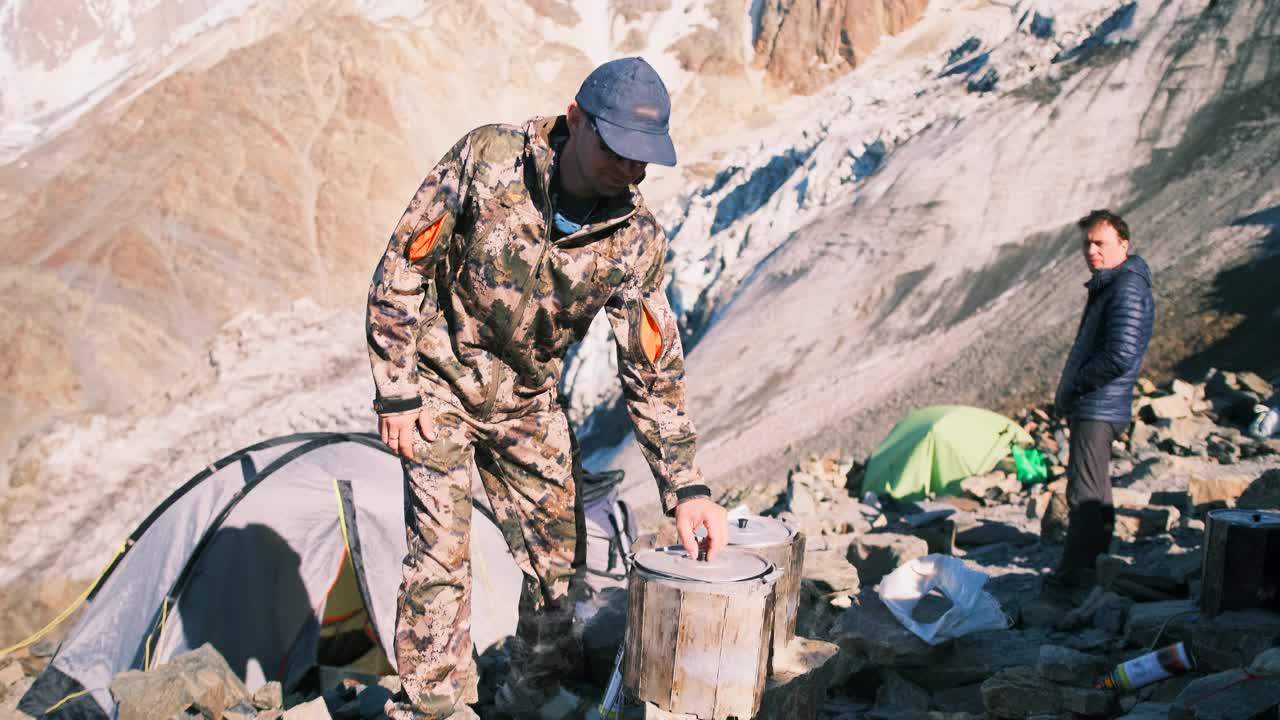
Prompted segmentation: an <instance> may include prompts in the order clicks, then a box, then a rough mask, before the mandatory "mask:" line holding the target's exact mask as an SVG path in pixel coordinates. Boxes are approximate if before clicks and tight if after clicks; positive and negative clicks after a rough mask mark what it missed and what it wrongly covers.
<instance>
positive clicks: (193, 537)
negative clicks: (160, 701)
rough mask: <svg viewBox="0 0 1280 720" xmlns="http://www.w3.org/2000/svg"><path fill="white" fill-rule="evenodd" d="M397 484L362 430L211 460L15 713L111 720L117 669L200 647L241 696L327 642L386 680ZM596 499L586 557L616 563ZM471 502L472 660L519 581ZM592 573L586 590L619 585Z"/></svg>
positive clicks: (299, 664) (128, 550)
mask: <svg viewBox="0 0 1280 720" xmlns="http://www.w3.org/2000/svg"><path fill="white" fill-rule="evenodd" d="M402 478H403V474H402V471H401V468H400V462H399V460H398V459H397V458H396V457H395V456H393V455H392V454H390V453H389V452H388V451H387V450H386V448H385V447H384V446H383V445H382V444H381V443H380V442H379V441H378V439H377V437H376V436H374V435H369V434H343V433H304V434H298V435H290V436H286V437H280V438H274V439H271V440H267V441H264V442H261V443H258V444H256V445H253V446H251V447H248V448H245V449H243V450H240V451H239V452H236V453H233V454H231V455H228V456H227V457H225V458H222V459H221V460H218V461H217V462H215V463H213V464H211V465H210V466H208V467H207V468H206V469H205V470H203V471H201V472H200V473H199V474H197V475H196V476H195V477H193V478H191V479H190V480H189V481H188V482H187V483H185V484H184V485H183V486H182V487H180V488H178V490H177V491H175V492H174V493H173V494H172V495H170V496H169V497H168V498H166V499H165V500H164V501H163V502H161V503H160V505H159V506H157V507H156V508H155V509H154V510H153V511H152V512H151V514H150V515H149V516H148V517H147V518H146V519H145V520H143V522H142V523H141V525H139V526H138V528H137V529H136V530H135V531H134V532H133V534H131V535H130V536H129V538H128V539H127V540H126V542H125V544H124V547H123V548H122V549H121V551H120V553H118V554H117V556H116V557H115V558H114V559H113V560H112V562H111V564H110V565H109V566H108V568H107V569H106V570H105V571H104V572H103V574H102V575H101V576H100V577H99V578H98V580H97V581H96V582H95V583H94V586H93V587H92V588H91V589H90V590H89V593H88V596H87V600H88V605H87V607H86V608H85V610H84V613H83V615H82V616H81V618H80V620H79V622H78V624H77V625H76V627H75V628H74V629H73V630H72V631H71V633H70V634H69V635H68V636H67V638H66V639H65V640H64V642H63V643H62V645H61V647H60V648H59V649H58V652H57V653H56V654H55V655H54V657H53V659H52V661H51V662H50V664H49V666H48V667H47V668H46V669H45V670H44V672H43V673H41V675H40V676H39V677H38V678H37V679H36V682H35V684H34V685H32V687H31V688H30V690H28V692H27V693H26V695H24V696H23V698H22V700H21V701H20V703H19V705H18V709H19V710H21V711H23V712H26V713H28V714H31V715H33V716H47V717H58V718H111V717H115V716H116V706H115V702H114V700H113V699H112V697H111V693H110V691H109V689H108V686H109V685H110V683H111V680H112V678H113V677H114V676H115V675H116V674H117V673H120V672H123V671H125V670H131V669H147V668H150V667H154V666H156V665H158V664H160V663H163V662H166V661H167V660H169V659H171V658H173V657H174V656H176V655H179V654H181V653H184V652H187V651H188V650H192V649H195V648H197V647H199V646H200V645H201V644H203V643H205V642H208V643H210V644H212V645H213V646H214V647H215V648H217V649H218V651H219V652H221V653H222V655H223V657H225V658H226V660H227V662H228V664H229V665H230V666H231V668H232V670H234V671H235V672H236V674H237V675H239V676H240V677H241V679H242V680H244V681H245V684H246V686H247V687H248V688H249V689H250V691H252V690H254V689H256V688H257V687H259V686H261V685H262V684H264V683H265V682H267V681H269V680H278V681H280V682H282V683H283V684H284V686H285V687H286V688H289V687H291V686H293V685H294V684H296V683H297V682H298V681H299V680H301V679H302V678H303V676H304V675H306V673H307V672H308V671H310V670H311V668H312V667H314V666H315V665H317V664H318V663H319V662H321V661H322V660H323V659H324V658H322V657H321V655H322V654H323V653H325V652H329V653H330V654H332V652H333V648H334V647H341V646H342V645H343V644H344V643H335V642H328V641H327V640H326V638H328V639H332V638H335V637H338V636H342V637H345V638H346V639H347V640H348V641H349V640H350V639H351V638H355V639H356V640H357V641H358V642H357V643H356V647H357V654H359V652H360V651H361V650H367V651H368V652H367V654H366V658H369V657H375V656H376V663H377V664H378V665H380V666H381V667H382V668H383V671H384V672H394V662H395V657H394V653H391V655H390V656H388V655H387V654H385V653H383V652H382V648H391V647H394V633H395V613H396V607H395V605H396V593H397V590H398V588H399V584H400V570H401V561H402V559H403V557H404V554H405V533H404V502H403V479H402ZM611 479H612V480H615V481H616V479H617V478H611ZM584 494H585V493H584ZM596 495H597V496H598V497H599V496H600V493H598V492H597V493H596ZM603 499H604V500H605V501H606V502H607V504H606V503H602V502H600V501H597V502H595V503H591V501H590V500H588V503H591V504H589V505H588V507H587V513H588V554H589V555H590V556H593V559H589V561H588V562H589V563H591V562H594V561H595V560H594V558H602V559H603V561H604V562H607V563H608V564H610V565H616V555H617V553H616V551H615V546H621V545H625V542H614V540H615V533H613V532H612V531H611V530H612V528H610V527H608V526H607V525H606V526H605V527H602V526H601V519H602V518H605V520H604V522H606V523H610V521H611V520H612V518H613V517H615V516H616V515H618V513H616V512H614V510H615V508H617V507H618V506H617V505H616V504H614V503H615V501H616V493H615V494H613V495H609V496H607V497H604V498H603ZM473 505H474V507H475V512H474V513H473V516H472V539H471V555H472V565H473V573H474V576H475V579H474V586H473V593H472V595H473V597H472V603H473V608H472V637H473V641H474V643H475V645H476V649H477V651H478V652H483V651H484V650H485V649H487V648H488V647H489V646H490V645H492V644H493V643H495V642H497V641H499V640H501V639H502V638H504V637H506V636H508V635H511V634H513V633H514V631H515V624H516V614H517V610H516V608H517V603H518V599H519V594H520V586H521V582H522V580H521V573H520V570H519V568H518V567H517V565H516V564H515V562H514V560H512V558H511V556H510V555H509V554H508V552H507V549H506V543H505V540H504V539H503V537H502V534H501V532H500V531H499V530H498V528H497V526H496V525H495V524H494V522H493V520H492V516H491V515H490V514H489V513H488V511H487V509H486V508H485V507H484V506H483V505H480V504H479V503H473ZM592 505H595V507H593V506H592ZM602 511H603V514H602ZM602 536H603V537H602ZM601 540H603V541H604V545H605V550H604V552H603V554H602V553H601V552H600V550H601V548H600V547H598V546H599V545H600V541H601ZM593 550H594V552H592V551H593ZM601 570H604V569H603V568H602V569H601ZM610 570H612V568H610ZM594 575H595V576H596V580H595V581H594V582H593V584H598V583H599V581H600V579H601V578H603V579H604V580H605V581H606V582H617V578H616V577H610V575H614V573H611V572H597V573H594ZM360 642H363V646H362V647H361V646H360ZM345 644H346V645H347V646H350V645H351V643H350V642H346V643H345ZM342 662H346V661H345V660H343V661H342ZM328 664H338V663H337V662H331V663H328Z"/></svg>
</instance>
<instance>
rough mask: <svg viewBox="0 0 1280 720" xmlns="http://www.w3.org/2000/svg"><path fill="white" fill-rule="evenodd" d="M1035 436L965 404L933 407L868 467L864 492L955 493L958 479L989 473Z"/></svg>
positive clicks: (906, 425)
mask: <svg viewBox="0 0 1280 720" xmlns="http://www.w3.org/2000/svg"><path fill="white" fill-rule="evenodd" d="M1032 442H1033V441H1032V439H1031V436H1030V435H1028V434H1027V432H1026V431H1025V430H1023V429H1022V428H1021V427H1019V426H1018V425H1017V424H1016V423H1014V422H1013V421H1012V420H1010V419H1009V418H1007V417H1005V416H1003V415H1000V414H998V413H993V412H991V411H989V410H983V409H981V408H975V407H966V406H964V405H935V406H933V407H927V408H922V409H920V410H916V411H914V412H912V413H911V414H910V415H907V416H906V417H905V418H903V419H902V420H901V421H900V422H899V423H898V424H897V425H895V426H894V427H893V430H891V431H889V436H888V437H886V438H885V439H884V442H882V443H880V447H878V448H876V451H875V452H874V453H872V455H871V460H870V461H868V463H867V474H866V477H865V479H864V480H863V483H862V490H863V492H867V491H871V492H874V493H876V494H877V495H889V496H891V497H895V498H900V499H907V500H918V499H920V498H922V497H924V496H925V495H929V494H931V495H954V494H956V493H958V492H959V491H960V481H961V480H963V479H965V478H967V477H970V476H972V475H981V474H983V473H986V472H990V471H991V469H992V468H994V467H995V466H996V463H998V462H1000V460H1001V459H1002V458H1004V457H1005V456H1007V455H1008V454H1009V449H1010V448H1011V447H1012V445H1013V444H1014V443H1017V444H1019V445H1030V444H1032Z"/></svg>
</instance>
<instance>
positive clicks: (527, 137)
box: [367, 58, 727, 718]
mask: <svg viewBox="0 0 1280 720" xmlns="http://www.w3.org/2000/svg"><path fill="white" fill-rule="evenodd" d="M669 117H670V100H669V98H668V96H667V91H666V88H665V86H664V85H663V84H662V80H661V79H660V78H659V77H658V75H657V73H656V72H655V71H654V70H653V68H652V67H650V66H649V65H648V64H647V63H645V62H644V61H643V60H641V59H639V58H626V59H623V60H615V61H613V62H609V63H606V64H604V65H602V66H600V67H599V68H597V69H596V70H594V71H593V72H592V73H591V75H589V76H588V77H587V79H586V81H585V82H584V83H583V85H582V88H581V89H580V90H579V92H578V95H577V97H576V98H575V101H574V102H573V103H571V104H570V105H569V107H568V111H567V112H566V114H565V115H562V116H559V117H552V118H535V119H533V120H531V121H529V122H527V123H526V124H525V125H524V126H523V127H516V126H509V125H487V126H484V127H481V128H478V129H476V130H473V131H472V132H470V133H468V134H467V135H466V137H464V138H462V139H461V140H459V141H458V143H457V144H456V145H454V146H453V148H452V149H451V150H450V151H449V152H448V154H446V155H445V157H444V159H442V160H441V161H440V163H439V164H438V165H436V167H435V169H433V170H432V171H431V174H430V175H428V176H427V178H426V180H424V181H423V183H422V185H421V187H420V188H419V189H418V192H417V194H416V195H415V196H414V198H413V200H412V201H411V202H410V203H409V208H408V210H407V211H406V212H405V214H404V216H403V217H402V218H401V219H400V222H399V224H398V225H397V226H396V229H395V232H394V234H393V235H392V236H391V241H390V243H389V245H388V246H387V251H386V254H385V255H384V256H383V258H382V261H381V264H380V265H379V266H378V269H377V271H376V272H375V274H374V277H373V283H372V286H371V287H370V290H369V306H368V318H367V331H368V341H369V358H370V362H371V364H372V366H373V375H374V381H375V384H376V386H377V399H376V400H375V408H376V409H377V411H378V415H379V421H378V424H379V431H380V433H381V436H382V440H383V442H385V443H386V444H387V446H388V447H389V448H391V450H392V451H394V452H396V453H398V454H400V455H401V456H402V457H403V464H404V468H405V520H406V523H407V525H408V528H407V530H408V550H409V551H408V555H407V557H406V558H405V561H404V575H403V582H402V583H401V586H400V595H399V603H398V618H397V625H396V648H395V651H396V659H397V662H398V665H399V671H400V676H401V679H402V680H403V683H404V688H405V694H406V695H407V701H396V700H393V701H392V702H389V703H388V706H387V714H388V715H390V716H392V717H393V718H410V717H412V718H445V717H451V716H452V717H459V718H466V717H474V714H473V711H472V710H470V708H468V707H467V705H466V703H474V702H475V701H476V681H477V676H476V668H475V663H474V660H473V658H472V652H471V637H470V627H469V625H470V622H469V620H470V595H471V578H470V565H469V553H468V545H469V535H470V520H471V498H470V491H471V464H472V463H474V464H475V466H476V468H477V469H478V470H479V473H480V477H481V480H482V482H483V484H484V488H485V492H486V494H487V495H488V497H489V500H490V503H491V504H492V506H493V510H494V513H495V515H496V516H497V518H498V520H499V526H500V527H501V528H502V531H503V534H504V535H505V537H506V540H507V543H508V544H509V545H510V547H511V550H512V553H513V554H514V556H515V558H516V561H517V562H518V563H519V565H520V567H521V568H522V569H523V571H524V574H525V588H524V592H523V593H522V594H521V598H520V619H519V626H518V629H517V632H516V637H515V638H513V639H512V641H511V643H510V645H509V649H510V652H511V660H512V663H511V666H512V667H511V674H510V675H509V677H508V680H507V683H506V685H504V686H503V687H502V688H501V689H500V690H499V693H498V697H497V701H496V705H497V709H498V711H499V712H500V713H501V714H502V715H503V716H509V717H516V718H520V717H526V716H527V717H558V716H565V717H568V716H578V715H579V714H580V712H581V709H580V708H579V707H575V698H573V697H572V696H571V695H570V694H569V693H567V692H566V691H564V690H563V689H562V688H560V685H559V681H560V678H561V677H562V676H564V674H565V673H566V672H567V671H569V670H570V666H571V663H572V662H573V658H574V655H575V640H574V635H573V631H572V629H573V595H574V594H576V590H577V588H578V587H579V583H578V582H577V581H576V579H575V582H574V583H573V590H572V591H571V587H570V579H571V577H574V573H575V562H574V560H575V553H576V551H577V549H578V544H579V542H580V541H582V540H585V538H583V537H582V535H581V531H580V530H579V529H578V527H577V526H576V523H575V503H576V501H577V498H576V493H575V487H574V478H573V471H572V465H573V462H572V457H571V450H570V447H571V431H570V428H569V423H568V420H567V418H566V417H565V413H564V410H563V409H562V407H561V405H560V404H559V401H558V400H559V397H558V395H559V391H558V385H559V381H560V376H561V370H562V368H563V363H564V357H565V354H566V353H567V352H568V351H569V349H570V348H571V347H572V346H573V345H575V344H576V343H578V342H579V341H581V340H582V338H583V336H584V335H585V334H586V332H587V328H588V327H589V326H590V325H591V321H592V319H593V318H594V317H595V316H596V315H597V314H598V313H599V311H600V310H601V309H604V310H605V312H606V313H607V314H608V318H609V322H610V323H611V324H612V326H613V332H614V336H615V337H616V339H617V351H618V373H619V376H620V378H621V381H622V385H623V391H624V396H625V400H626V406H627V409H628V411H629V414H630V416H631V420H632V422H633V424H634V426H635V430H636V435H637V437H638V439H639V441H640V446H641V448H642V450H643V452H644V454H645V457H646V458H647V459H648V462H649V465H650V467H651V468H652V470H653V474H654V476H655V477H656V479H657V482H658V486H659V491H660V495H661V499H662V505H663V508H664V509H665V510H666V511H667V512H668V514H670V515H673V516H674V517H675V519H676V526H677V529H678V530H679V532H680V537H681V542H682V543H683V544H684V545H685V548H686V549H687V550H688V551H689V552H691V553H694V552H697V543H696V541H695V539H694V530H695V529H697V528H706V530H707V534H708V538H709V541H710V547H709V553H710V554H714V553H715V552H716V551H717V550H718V549H719V548H720V547H721V546H723V544H724V542H725V539H726V537H727V530H726V524H725V522H726V521H725V511H724V510H723V509H722V508H721V507H719V506H718V505H717V504H716V503H715V502H713V501H712V500H711V498H710V495H711V491H710V490H709V489H708V488H707V486H706V485H704V484H703V480H702V476H701V474H700V472H699V470H698V468H697V467H696V466H695V464H694V446H695V434H694V429H693V425H692V423H691V422H690V419H689V416H688V413H687V412H686V408H685V390H684V355H683V350H682V349H681V346H680V335H679V332H678V330H677V327H676V317H675V315H674V313H673V312H672V311H671V308H670V306H669V304H668V303H667V299H666V297H665V295H664V294H663V290H662V283H663V277H664V273H663V261H664V258H665V257H666V253H667V241H666V237H665V235H664V234H663V232H662V229H661V228H660V227H659V226H658V224H657V222H656V221H655V220H654V218H653V215H652V214H651V213H650V212H649V210H648V209H647V208H646V207H645V205H644V201H643V199H642V198H641V196H640V193H639V191H638V190H637V189H636V184H638V183H639V182H640V181H641V180H642V179H643V177H644V171H645V166H646V164H647V163H648V162H658V163H661V164H665V165H674V164H675V149H674V147H673V146H672V144H671V138H670V136H669V134H668V120H669ZM578 512H579V513H580V505H579V511H578Z"/></svg>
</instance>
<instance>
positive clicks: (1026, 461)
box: [1013, 445, 1049, 485]
mask: <svg viewBox="0 0 1280 720" xmlns="http://www.w3.org/2000/svg"><path fill="white" fill-rule="evenodd" d="M1013 465H1014V467H1016V468H1017V469H1018V481H1019V482H1021V483H1022V484H1023V485H1034V484H1036V483H1042V482H1044V481H1046V480H1048V479H1049V466H1048V465H1047V464H1046V463H1045V460H1044V453H1042V452H1040V448H1034V447H1030V448H1023V447H1019V446H1017V445H1014V446H1013Z"/></svg>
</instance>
